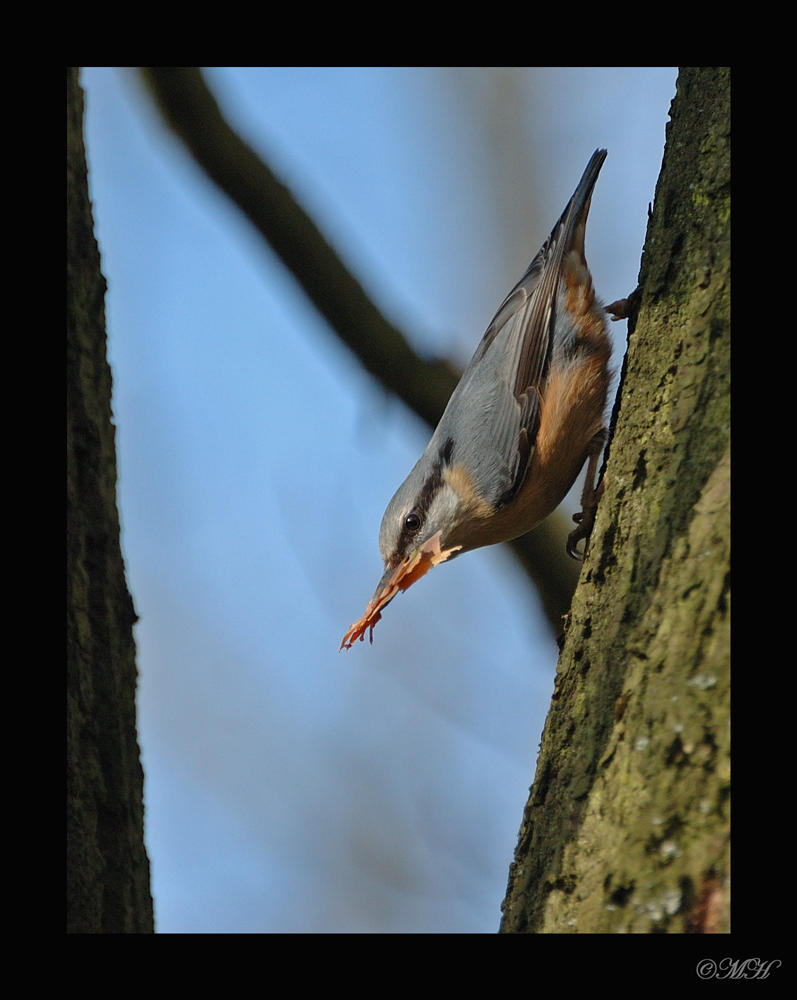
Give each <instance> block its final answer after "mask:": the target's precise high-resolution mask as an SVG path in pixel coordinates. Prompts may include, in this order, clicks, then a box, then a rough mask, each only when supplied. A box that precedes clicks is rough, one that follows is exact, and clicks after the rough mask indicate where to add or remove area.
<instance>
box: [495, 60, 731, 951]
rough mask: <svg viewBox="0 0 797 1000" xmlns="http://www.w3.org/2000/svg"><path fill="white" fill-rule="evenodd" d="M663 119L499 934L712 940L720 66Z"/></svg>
mask: <svg viewBox="0 0 797 1000" xmlns="http://www.w3.org/2000/svg"><path fill="white" fill-rule="evenodd" d="M671 119H672V120H671V122H670V124H669V125H668V128H667V144H666V149H665V154H664V162H663V165H662V171H661V175H660V178H659V182H658V186H657V191H656V200H655V206H654V209H653V212H652V215H651V218H650V221H649V226H648V234H647V239H646V244H645V252H644V255H643V259H642V268H641V272H640V288H641V296H640V300H639V301H640V304H639V307H638V315H637V317H636V323H635V324H634V323H633V317H632V323H631V324H630V325H629V331H630V332H629V346H628V353H627V356H626V359H625V363H624V370H623V376H622V385H621V391H620V395H619V397H618V402H617V404H616V407H615V415H614V419H613V427H614V433H613V437H612V441H611V446H610V454H609V457H608V459H607V464H606V474H605V478H604V483H605V492H604V495H603V499H602V502H601V504H600V507H599V511H598V519H597V523H596V528H595V532H594V534H593V537H592V541H591V544H590V551H589V554H588V558H587V560H586V562H585V564H584V567H583V570H582V574H581V580H580V583H579V587H578V589H577V591H576V595H575V599H574V602H573V606H572V609H571V613H570V619H569V624H568V628H567V631H566V637H565V641H564V646H563V649H562V654H561V657H560V660H559V666H558V670H557V678H556V688H555V692H554V698H553V704H552V707H551V710H550V713H549V716H548V720H547V722H546V726H545V731H544V734H543V741H542V748H541V753H540V758H539V761H538V765H537V773H536V777H535V780H534V784H533V786H532V789H531V795H530V798H529V801H528V804H527V806H526V810H525V814H524V817H523V825H522V827H521V831H520V839H519V844H518V847H517V851H516V855H515V861H514V863H513V865H512V867H511V870H510V877H509V887H508V890H507V896H506V899H505V901H504V917H503V921H502V925H501V930H502V932H504V933H538V932H560V933H561V932H566V933H575V932H579V933H600V932H634V933H646V932H666V933H683V932H712V931H714V932H716V931H728V930H729V928H730V907H729V895H728V893H729V888H728V886H729V760H730V755H729V732H728V723H729V641H730V640H729V608H730V584H729V564H730V555H729V535H730V514H729V481H730V457H729V439H730V429H729V419H730V384H729V376H730V369H729V333H730V70H728V69H723V68H687V69H683V70H681V72H680V74H679V77H678V90H677V94H676V98H675V100H674V101H673V105H672V110H671Z"/></svg>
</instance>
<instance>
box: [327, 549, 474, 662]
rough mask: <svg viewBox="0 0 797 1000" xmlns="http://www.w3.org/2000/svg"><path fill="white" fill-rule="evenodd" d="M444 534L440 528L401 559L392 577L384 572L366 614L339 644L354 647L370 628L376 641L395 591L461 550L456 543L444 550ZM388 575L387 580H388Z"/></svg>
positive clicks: (407, 586) (410, 584)
mask: <svg viewBox="0 0 797 1000" xmlns="http://www.w3.org/2000/svg"><path fill="white" fill-rule="evenodd" d="M441 535H442V531H438V532H437V534H436V535H432V537H431V538H430V539H429V540H428V541H426V542H424V543H423V545H421V546H419V547H418V548H417V549H415V551H414V552H411V553H410V554H409V555H408V556H407V557H406V559H404V560H403V562H400V563H399V564H398V566H396V568H395V569H394V570H393V571H392V572H391V573H390V575H389V576H388V574H387V573H385V576H383V577H382V579H381V580H380V581H379V586H378V587H377V589H376V593H375V594H374V596H373V597H372V598H371V600H370V601H369V603H368V607H367V608H366V609H365V614H364V615H363V616H362V618H361V619H360V620H359V621H358V622H355V623H354V624H353V625H352V626H351V628H350V629H349V631H348V632H347V633H346V634H345V635H344V636H343V642H342V643H341V644H340V648H341V649H343V648H344V647H345V648H346V649H351V647H352V646H353V645H354V643H355V642H357V640H358V639H359V640H360V642H362V641H363V639H364V638H365V633H366V631H367V630H368V629H369V628H370V630H371V634H370V635H369V637H368V638H369V640H370V642H372V643H373V641H374V627H375V626H376V623H377V622H378V621H379V619H380V618H381V617H382V609H383V608H385V607H387V605H388V604H390V602H391V601H392V600H393V598H394V597H395V596H396V594H397V593H398V592H399V591H400V590H407V589H408V588H410V587H411V586H412V585H413V583H415V581H416V580H420V578H421V577H422V576H424V575H425V574H426V573H428V572H429V570H430V569H432V567H433V566H437V564H438V563H441V562H445V561H446V559H449V558H450V557H451V556H453V555H454V553H455V552H458V551H459V550H460V549H461V548H462V546H461V545H455V546H454V547H453V548H451V549H441V548H440V536H441ZM386 577H387V579H385V578H386ZM338 652H340V650H338Z"/></svg>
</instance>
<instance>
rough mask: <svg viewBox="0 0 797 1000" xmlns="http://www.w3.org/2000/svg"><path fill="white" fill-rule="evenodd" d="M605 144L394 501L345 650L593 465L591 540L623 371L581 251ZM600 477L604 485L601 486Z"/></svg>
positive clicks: (588, 503) (586, 507) (541, 512)
mask: <svg viewBox="0 0 797 1000" xmlns="http://www.w3.org/2000/svg"><path fill="white" fill-rule="evenodd" d="M606 156H607V152H606V150H605V149H597V150H595V152H594V153H593V154H592V157H591V159H590V161H589V163H588V164H587V167H586V169H585V171H584V173H583V175H582V177H581V180H580V181H579V183H578V186H577V187H576V190H575V192H574V193H573V196H572V197H571V199H570V201H569V202H568V203H567V207H566V208H565V210H564V212H563V213H562V215H561V217H560V218H559V221H558V222H557V223H556V225H555V226H554V228H553V230H552V231H551V235H550V236H549V237H548V239H547V240H546V241H545V243H544V244H543V246H542V248H541V249H540V251H539V253H538V254H537V255H536V257H535V258H534V259H533V260H532V262H531V264H529V266H528V268H527V270H526V272H525V274H524V275H523V277H522V278H521V279H520V281H519V282H518V283H517V284H516V285H515V287H514V288H513V289H512V291H511V292H510V293H509V295H507V297H506V298H505V299H504V301H503V302H502V303H501V305H500V307H499V309H498V311H497V312H496V314H495V316H494V317H493V320H492V322H491V323H490V325H489V326H488V327H487V331H486V333H485V334H484V336H483V337H482V339H481V342H480V343H479V346H478V347H477V348H476V352H475V354H474V355H473V358H472V359H471V361H470V364H469V365H468V367H467V368H466V369H465V372H464V374H463V375H462V378H461V379H460V381H459V384H458V385H457V387H456V389H455V390H454V392H453V393H452V395H451V398H450V400H449V401H448V405H447V406H446V409H445V411H444V413H443V416H442V417H441V418H440V422H439V424H438V425H437V428H436V430H435V431H434V434H433V435H432V438H431V440H430V441H429V444H428V445H427V447H426V450H425V451H424V453H423V454H422V455H421V457H420V458H419V459H418V461H417V462H416V464H415V466H414V467H413V469H412V471H411V472H410V474H409V475H408V476H407V478H406V479H405V480H404V482H403V483H402V484H401V486H400V487H399V488H398V489H397V490H396V492H395V494H394V495H393V498H392V500H391V501H390V503H389V504H388V505H387V509H386V510H385V514H384V517H383V518H382V524H381V527H380V530H379V549H380V552H381V555H382V559H383V562H384V574H383V576H382V579H381V580H380V581H379V585H378V586H377V588H376V591H375V592H374V596H373V598H372V599H371V601H370V602H369V604H368V607H367V608H366V612H365V614H364V615H363V617H362V618H361V619H360V620H359V621H358V622H355V623H354V624H353V625H352V626H351V627H350V628H349V630H348V631H347V633H346V635H345V636H344V637H343V642H342V643H341V646H340V648H341V649H343V648H346V649H350V648H351V647H352V646H353V644H354V643H355V642H356V641H357V640H358V639H359V640H360V641H362V640H363V639H364V637H365V633H366V632H367V631H368V630H369V629H370V635H369V638H370V641H371V642H373V631H374V626H375V625H376V623H377V622H378V621H379V620H380V618H381V612H382V611H383V610H384V608H385V607H386V606H387V605H388V604H389V603H390V601H392V600H393V598H394V597H395V596H396V594H397V593H399V592H400V591H404V590H407V589H408V588H409V587H410V586H412V584H413V583H415V582H416V581H417V580H419V579H420V578H421V577H422V576H423V575H424V574H425V573H427V572H428V571H429V570H430V569H431V568H432V567H433V566H436V565H438V564H439V563H441V562H445V561H446V560H447V559H450V558H452V557H454V556H458V555H461V554H462V553H464V552H468V551H470V550H471V549H476V548H480V547H481V546H484V545H495V544H496V543H498V542H507V541H510V540H511V539H513V538H517V537H518V536H519V535H522V534H525V532H527V531H529V530H530V529H531V528H533V527H535V526H536V525H537V524H539V523H540V522H541V521H543V520H544V519H545V518H546V517H547V516H548V515H549V514H550V513H551V512H552V511H553V510H555V508H556V507H557V506H558V505H559V504H560V503H561V501H562V500H563V499H564V497H565V495H566V494H567V492H568V490H569V489H570V488H571V486H572V485H573V483H574V482H575V480H576V477H577V476H578V474H579V472H580V471H581V469H582V468H583V466H584V463H585V462H587V461H588V462H589V465H588V471H587V477H586V482H585V485H584V490H583V494H582V498H581V506H582V510H581V512H580V513H577V514H575V515H573V520H574V521H575V522H576V524H577V527H576V528H575V529H574V530H573V531H572V532H571V533H570V535H569V537H568V540H567V545H566V549H567V552H568V554H569V555H571V556H573V557H574V558H580V555H579V553H578V550H577V548H576V546H577V545H578V543H579V542H580V541H581V540H583V539H588V537H589V533H590V531H591V529H592V525H593V521H594V516H595V509H596V507H597V502H598V499H599V497H600V488H597V489H596V487H595V474H596V471H597V467H598V460H599V458H600V454H601V452H602V450H603V446H604V444H605V440H606V429H605V422H604V417H605V410H606V401H607V395H608V391H609V385H610V382H611V378H612V373H611V370H610V360H611V341H610V338H609V334H608V326H607V322H606V310H605V309H604V307H603V306H602V305H601V303H600V302H599V300H598V299H597V298H596V296H595V291H594V289H593V284H592V276H591V274H590V271H589V267H588V266H587V260H586V257H585V254H584V240H585V232H586V224H587V216H588V214H589V209H590V204H591V200H592V193H593V189H594V187H595V183H596V181H597V179H598V174H599V173H600V170H601V167H602V166H603V163H604V160H605V159H606ZM601 485H602V484H601Z"/></svg>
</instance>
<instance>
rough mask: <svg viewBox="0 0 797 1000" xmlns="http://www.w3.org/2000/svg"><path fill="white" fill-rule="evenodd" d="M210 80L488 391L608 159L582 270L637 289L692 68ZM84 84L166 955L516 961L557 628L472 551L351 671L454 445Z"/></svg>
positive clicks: (133, 97)
mask: <svg viewBox="0 0 797 1000" xmlns="http://www.w3.org/2000/svg"><path fill="white" fill-rule="evenodd" d="M207 75H208V80H209V83H210V84H211V86H212V88H213V89H214V92H215V93H216V95H217V97H218V99H219V101H220V103H221V104H222V107H223V108H224V110H225V112H226V113H227V114H228V116H229V118H230V120H231V121H232V122H233V123H234V124H235V125H236V127H237V128H239V129H240V130H241V131H242V133H243V134H244V135H245V137H246V139H247V140H248V141H249V142H250V143H251V144H252V145H253V146H255V148H257V149H258V150H259V151H260V152H261V153H262V154H263V155H264V156H265V157H266V158H267V159H268V161H269V162H270V164H271V165H272V167H273V168H274V169H275V170H276V171H277V172H278V174H279V175H280V176H281V177H282V179H283V180H284V181H285V182H286V183H287V184H288V185H289V186H290V187H291V189H292V190H293V191H294V193H295V194H296V196H297V197H298V198H299V200H300V201H301V202H302V203H303V204H304V206H305V207H306V209H307V210H308V211H309V212H310V213H311V214H312V215H313V216H314V217H315V219H316V221H317V222H318V224H319V225H320V226H321V228H322V229H323V231H324V232H325V234H326V235H327V237H328V239H329V240H330V241H331V242H332V243H333V245H334V246H335V247H336V248H337V249H338V251H339V252H340V253H341V255H342V256H343V257H344V259H345V260H346V261H347V263H348V264H349V266H350V267H351V268H352V269H353V271H354V272H355V273H356V275H357V276H358V277H359V279H360V280H361V281H362V283H363V284H364V286H365V287H366V289H367V290H368V292H369V293H370V294H371V295H372V296H373V298H374V299H375V301H376V302H377V304H378V305H379V306H380V307H381V308H382V309H383V310H384V311H385V312H386V314H387V315H388V317H389V318H390V319H391V320H392V321H393V322H395V323H396V324H397V325H398V326H400V327H401V328H402V329H404V330H405V331H406V332H407V334H408V336H410V338H411V339H412V340H413V342H414V343H415V344H416V345H417V347H418V349H419V350H422V351H424V352H426V353H429V354H440V355H445V356H450V357H452V358H454V359H455V360H456V361H458V362H459V363H460V364H464V363H466V362H467V360H468V358H469V356H470V354H471V353H472V352H473V350H474V349H475V346H476V344H477V343H478V341H479V339H480V337H481V335H482V333H483V332H484V329H485V327H486V325H487V323H488V322H489V321H490V319H491V318H492V315H493V313H494V312H495V309H496V308H497V306H498V305H499V304H500V302H501V300H502V299H503V297H504V296H505V295H506V293H507V292H508V291H509V289H510V288H511V287H512V285H513V284H514V283H515V282H516V281H517V279H518V278H519V277H520V275H521V274H522V272H523V270H524V269H525V267H526V266H527V264H528V262H529V261H530V260H531V258H532V257H533V256H534V254H535V253H536V252H537V250H538V249H539V247H540V245H541V243H542V242H543V240H544V239H545V237H546V236H547V235H548V233H549V231H550V229H551V227H552V225H553V223H554V222H555V221H556V219H557V218H558V216H559V214H560V212H561V211H562V209H563V208H564V206H565V204H566V202H567V199H568V198H569V197H570V194H571V193H572V191H573V188H574V187H575V185H576V183H577V181H578V179H579V177H580V176H581V173H582V171H583V169H584V166H585V165H586V163H587V160H588V159H589V156H590V155H591V153H592V151H593V150H594V149H595V148H596V147H598V146H603V147H606V148H607V149H608V150H609V157H608V159H607V161H606V164H605V165H604V168H603V171H602V173H601V176H600V179H599V181H598V185H597V188H596V191H595V195H594V197H593V204H592V211H591V215H590V222H589V226H588V231H587V257H588V260H589V262H590V266H591V269H592V272H593V276H594V279H595V285H596V288H597V291H598V294H599V295H600V296H601V297H602V298H603V299H604V301H611V300H613V299H616V298H619V297H621V296H623V295H626V294H628V293H629V292H630V291H631V290H632V289H633V288H634V286H635V283H636V275H637V272H638V268H639V258H640V253H641V249H642V244H643V240H644V234H645V226H646V222H647V206H648V203H649V202H652V200H653V195H654V188H655V183H656V178H657V176H658V171H659V168H660V165H661V156H662V152H663V146H664V127H665V123H666V121H667V113H668V108H669V102H670V100H671V99H672V97H673V96H674V93H675V76H676V73H675V70H673V69H646V68H623V69H601V68H592V69H578V68H577V69H567V68H562V69H537V70H528V69H526V70H523V69H521V70H490V69H464V70H456V69H413V68H410V69H401V68H388V69H356V68H349V69H346V68H343V69H340V68H325V69H324V68H322V69H315V68H305V69H301V68H298V69H296V68H276V69H263V68H247V69H213V70H209V71H208V73H207ZM82 82H83V85H84V87H85V89H86V95H87V122H86V129H87V143H88V154H89V169H90V174H89V183H90V188H91V194H92V199H93V202H94V210H95V223H96V228H97V235H98V240H99V243H100V250H101V253H102V258H103V270H104V273H105V276H106V278H107V280H108V286H109V290H108V298H107V313H108V328H109V357H110V362H111V365H112V369H113V377H114V416H115V422H116V425H117V447H118V452H119V466H120V481H119V503H120V510H121V517H122V527H123V546H124V553H125V559H126V564H127V572H128V580H129V585H130V588H131V591H132V593H133V597H134V600H135V603H136V608H137V610H138V613H139V615H140V617H141V620H140V622H139V623H138V625H137V626H136V641H137V645H138V661H139V669H140V690H139V736H140V741H141V745H142V752H143V761H144V767H145V771H146V809H147V813H146V822H147V826H146V836H147V846H148V850H149V854H150V860H151V862H152V869H153V891H154V895H155V904H156V920H157V926H158V929H159V931H161V932H165V933H169V932H189V933H206V932H261V933H288V932H329V933H337V932H358V933H369V932H382V933H390V932H428V933H435V932H460V933H468V932H476V933H479V932H484V933H492V932H494V931H495V930H496V929H497V926H498V922H499V919H500V912H499V907H500V903H501V900H502V898H503V894H504V890H505V887H506V879H507V872H508V866H509V863H510V861H511V859H512V853H513V850H514V846H515V841H516V837H517V831H518V828H519V825H520V820H521V815H522V810H523V806H524V804H525V799H526V795H527V789H528V786H529V784H530V783H531V781H532V778H533V775H534V763H535V757H536V753H537V749H538V744H539V740H540V735H541V731H542V726H543V723H544V720H545V714H546V711H547V707H548V701H549V699H550V693H551V690H552V687H553V676H554V670H555V665H556V646H555V644H554V642H553V640H552V638H551V636H550V633H549V630H548V627H547V625H546V623H545V621H544V619H543V618H542V617H541V614H540V611H539V604H538V601H537V598H536V596H535V594H534V592H533V590H532V588H531V587H530V585H529V584H528V582H527V581H526V579H525V577H524V576H523V574H522V573H521V572H520V571H519V570H518V569H517V568H516V566H515V564H514V562H513V559H512V557H511V555H510V554H509V553H507V552H506V551H503V549H501V548H500V547H496V548H492V549H488V550H482V551H479V552H474V553H469V554H468V555H466V556H464V557H463V558H462V559H458V560H455V561H454V562H452V563H450V564H447V565H445V566H442V567H439V568H438V569H436V570H435V571H433V572H432V573H430V574H429V575H428V577H426V578H425V579H424V580H423V581H422V582H420V583H419V584H418V585H417V586H415V587H413V588H412V589H411V590H410V591H408V592H407V593H406V594H405V595H402V596H400V597H399V598H397V599H396V600H395V601H394V602H393V603H392V604H391V606H390V607H389V609H388V610H387V611H386V613H385V615H384V618H383V620H382V621H381V622H380V623H379V626H378V627H377V629H376V632H375V635H374V645H373V646H368V645H367V644H358V645H357V647H356V648H354V649H352V650H351V651H349V652H347V653H338V646H339V644H340V640H341V638H342V636H343V633H344V632H345V631H346V629H347V627H348V626H349V624H350V623H351V622H352V621H354V620H355V619H357V618H359V617H360V615H361V614H362V612H363V610H364V608H365V604H366V603H367V601H368V599H369V598H370V596H371V594H372V593H373V589H374V587H375V585H376V583H377V581H378V579H379V577H380V575H381V562H380V558H379V552H378V547H377V534H378V530H379V523H380V520H381V517H382V513H383V510H384V508H385V505H386V504H387V501H388V500H389V499H390V497H391V495H392V494H393V492H394V490H395V489H396V488H397V486H398V485H399V484H400V482H401V481H402V480H403V478H404V476H405V475H406V474H407V472H408V471H409V469H410V468H411V466H412V465H413V464H414V462H415V460H416V459H417V458H418V456H419V455H420V453H421V451H422V450H423V448H424V446H425V444H426V441H427V440H428V436H429V432H428V430H427V429H426V428H425V427H424V425H423V424H422V423H421V422H420V421H419V420H418V419H417V418H415V417H414V416H412V415H411V414H408V413H407V412H406V411H405V410H404V409H403V407H402V406H401V405H400V404H399V403H397V402H395V401H394V400H391V399H390V398H388V397H387V396H386V395H385V393H384V392H383V391H382V390H381V389H380V388H379V387H378V386H376V385H375V384H373V383H372V381H371V380H370V378H369V377H368V376H367V375H366V374H365V373H364V372H363V371H362V369H361V368H360V366H359V364H358V363H357V361H356V360H355V359H354V358H352V356H351V355H350V354H349V353H348V351H347V350H346V349H345V348H344V347H342V346H341V345H340V344H339V342H338V341H337V340H336V338H335V336H334V334H332V333H331V331H330V330H329V329H328V328H327V326H326V324H325V323H324V321H323V320H321V319H320V318H319V317H318V316H317V315H316V313H315V312H314V310H313V308H312V307H311V306H310V305H309V303H308V302H307V301H306V299H305V298H304V296H303V293H302V292H301V291H300V290H299V289H298V287H297V286H296V284H295V282H294V281H293V279H292V277H291V276H290V275H289V274H287V273H286V272H285V270H284V268H283V267H282V265H281V264H280V263H279V261H277V260H276V259H275V257H274V255H273V254H272V252H271V251H270V250H269V249H268V248H267V247H265V246H264V245H263V244H262V242H261V241H260V239H259V237H258V236H256V235H255V234H254V233H253V231H252V230H251V227H250V226H249V224H248V223H247V222H246V220H245V219H243V218H241V217H240V215H239V214H238V212H237V210H236V209H235V208H233V207H232V206H231V205H230V204H228V203H227V201H226V200H225V198H224V197H223V196H222V195H221V194H220V193H218V192H217V191H216V190H215V189H214V188H213V186H212V185H211V184H210V182H209V181H207V180H206V179H205V178H204V177H203V175H202V174H201V173H200V171H199V170H198V168H197V167H196V166H194V165H193V163H192V162H191V161H190V160H189V159H188V157H187V156H186V155H185V153H184V152H183V151H182V149H181V148H180V146H179V144H178V143H177V142H176V141H175V140H174V139H173V138H172V137H171V136H170V135H169V134H168V133H166V132H165V131H164V129H163V127H162V126H161V125H160V123H159V121H158V119H157V115H156V114H155V113H154V112H153V110H152V108H151V106H150V105H149V103H148V101H147V99H146V97H145V96H144V95H143V94H142V92H141V90H140V87H139V85H138V81H137V79H136V78H135V76H134V75H133V74H131V73H130V72H129V71H126V70H119V69H107V68H91V69H87V70H85V71H84V72H83V75H82ZM613 333H614V334H615V336H616V338H617V346H616V356H617V360H618V362H619V358H620V357H621V354H622V351H623V344H624V337H625V324H624V323H621V324H614V325H613ZM576 507H577V504H576V505H574V504H573V502H572V501H571V502H570V503H569V504H568V505H567V507H566V509H567V513H568V515H569V514H570V513H572V512H573V510H575V509H576Z"/></svg>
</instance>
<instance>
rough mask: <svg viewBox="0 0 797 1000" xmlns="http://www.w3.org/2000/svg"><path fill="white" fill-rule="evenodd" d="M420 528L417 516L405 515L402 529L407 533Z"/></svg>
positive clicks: (419, 520)
mask: <svg viewBox="0 0 797 1000" xmlns="http://www.w3.org/2000/svg"><path fill="white" fill-rule="evenodd" d="M420 526H421V518H420V515H419V514H407V516H406V517H405V518H404V527H405V528H406V529H407V531H417V530H418V528H420Z"/></svg>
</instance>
